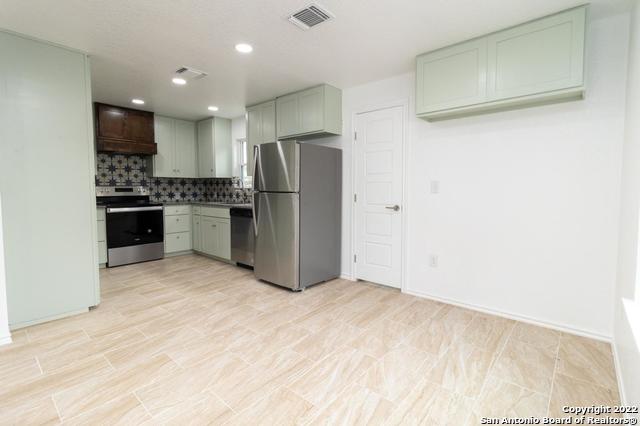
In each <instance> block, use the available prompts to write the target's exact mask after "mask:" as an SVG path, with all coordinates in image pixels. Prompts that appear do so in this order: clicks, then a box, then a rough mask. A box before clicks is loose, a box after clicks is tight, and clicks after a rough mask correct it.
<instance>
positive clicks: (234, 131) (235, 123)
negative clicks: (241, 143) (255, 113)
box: [231, 115, 247, 142]
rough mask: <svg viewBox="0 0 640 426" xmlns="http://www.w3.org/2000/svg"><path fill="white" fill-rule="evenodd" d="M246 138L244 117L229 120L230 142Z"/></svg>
mask: <svg viewBox="0 0 640 426" xmlns="http://www.w3.org/2000/svg"><path fill="white" fill-rule="evenodd" d="M246 137H247V120H246V118H245V116H244V115H241V116H240V117H236V118H234V119H233V120H231V140H232V141H233V142H235V141H237V140H238V139H244V138H246Z"/></svg>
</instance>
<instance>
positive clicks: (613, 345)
mask: <svg viewBox="0 0 640 426" xmlns="http://www.w3.org/2000/svg"><path fill="white" fill-rule="evenodd" d="M611 350H612V351H613V365H614V367H615V369H616V378H617V379H618V393H619V394H620V405H629V404H630V403H631V402H630V401H627V397H626V395H625V393H624V389H625V388H624V379H623V377H622V374H621V372H622V370H621V368H620V360H619V358H618V348H617V347H616V343H615V340H614V341H613V342H611Z"/></svg>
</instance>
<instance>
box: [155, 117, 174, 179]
mask: <svg viewBox="0 0 640 426" xmlns="http://www.w3.org/2000/svg"><path fill="white" fill-rule="evenodd" d="M154 127H155V138H156V144H157V145H158V153H157V154H156V155H154V156H153V175H154V176H160V177H173V176H175V175H176V172H175V170H176V168H175V166H174V164H175V122H174V120H173V119H172V118H169V117H161V116H159V115H156V116H155V119H154Z"/></svg>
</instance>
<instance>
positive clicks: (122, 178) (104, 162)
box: [96, 153, 251, 203]
mask: <svg viewBox="0 0 640 426" xmlns="http://www.w3.org/2000/svg"><path fill="white" fill-rule="evenodd" d="M97 161H98V162H97V164H96V186H146V187H149V188H150V190H151V199H152V200H153V201H156V202H168V201H213V202H220V203H233V202H238V203H250V202H251V195H250V191H249V190H247V189H243V188H242V187H241V180H240V178H228V179H226V178H209V179H190V178H161V177H151V176H149V175H148V170H147V158H145V157H142V156H139V155H122V154H106V153H99V154H98V157H97Z"/></svg>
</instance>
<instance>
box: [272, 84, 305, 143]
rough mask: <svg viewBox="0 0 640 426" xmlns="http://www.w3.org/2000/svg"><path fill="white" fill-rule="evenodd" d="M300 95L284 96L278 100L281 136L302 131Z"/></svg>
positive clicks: (277, 113)
mask: <svg viewBox="0 0 640 426" xmlns="http://www.w3.org/2000/svg"><path fill="white" fill-rule="evenodd" d="M299 100H300V95H298V94H297V93H294V94H292V95H287V96H282V97H279V98H278V99H277V100H276V120H277V123H278V125H277V136H278V139H279V138H283V137H287V136H291V135H296V134H299V133H302V131H301V130H300V106H299Z"/></svg>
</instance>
